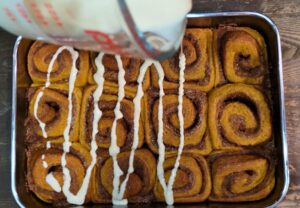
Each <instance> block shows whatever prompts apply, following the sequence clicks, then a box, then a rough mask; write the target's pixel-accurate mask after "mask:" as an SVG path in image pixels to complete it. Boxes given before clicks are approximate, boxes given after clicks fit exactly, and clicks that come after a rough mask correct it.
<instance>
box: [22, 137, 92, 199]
mask: <svg viewBox="0 0 300 208" xmlns="http://www.w3.org/2000/svg"><path fill="white" fill-rule="evenodd" d="M26 153H27V182H28V188H29V189H30V190H31V191H32V192H33V193H34V194H35V195H36V196H37V197H38V198H40V199H41V200H42V201H44V202H48V203H53V204H57V205H63V204H66V203H67V201H66V198H65V195H64V193H63V191H62V187H63V184H64V174H63V171H62V166H61V157H62V154H63V139H59V140H54V141H52V142H51V147H50V148H49V149H47V148H46V143H45V142H40V143H36V144H34V145H31V146H30V147H29V149H28V151H27V152H26ZM90 163H91V157H90V153H89V151H88V150H87V149H85V148H84V147H83V146H82V145H80V144H79V143H72V145H71V147H70V152H69V153H67V154H66V164H67V165H66V167H67V168H68V169H69V171H70V176H71V186H70V192H71V193H73V194H77V192H78V191H79V189H80V187H81V186H82V183H83V179H84V177H85V175H86V170H87V168H88V166H89V164H90ZM49 174H51V175H52V176H53V177H54V179H55V180H56V181H57V183H58V187H57V188H53V186H52V185H50V184H49V183H48V182H47V179H46V178H47V177H49V176H48V175H49ZM89 187H90V186H89ZM90 193H91V191H88V192H87V195H86V200H85V202H89V201H90V200H91V194H90Z"/></svg>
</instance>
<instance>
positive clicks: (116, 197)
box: [109, 55, 127, 205]
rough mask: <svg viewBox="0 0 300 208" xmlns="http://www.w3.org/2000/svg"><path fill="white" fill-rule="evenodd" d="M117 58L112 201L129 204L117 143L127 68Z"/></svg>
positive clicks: (111, 146) (110, 151)
mask: <svg viewBox="0 0 300 208" xmlns="http://www.w3.org/2000/svg"><path fill="white" fill-rule="evenodd" d="M115 58H116V61H117V64H118V68H119V73H118V85H119V90H118V101H117V104H116V106H115V109H114V114H115V119H114V121H113V124H112V127H111V145H110V147H109V154H110V156H111V157H112V159H113V169H114V178H113V192H112V202H113V204H115V205H125V204H127V200H123V199H122V197H121V195H120V191H119V185H120V176H122V175H123V174H124V173H123V171H122V170H121V168H120V167H119V164H118V160H117V156H118V154H119V152H120V148H119V147H118V144H117V133H116V130H117V129H116V128H117V121H118V120H119V119H121V118H123V114H122V112H121V111H120V108H121V101H122V99H123V98H124V96H125V90H124V87H125V84H126V81H125V70H124V68H123V65H122V60H121V57H120V56H119V55H116V56H115Z"/></svg>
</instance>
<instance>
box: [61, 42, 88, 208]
mask: <svg viewBox="0 0 300 208" xmlns="http://www.w3.org/2000/svg"><path fill="white" fill-rule="evenodd" d="M65 49H66V50H68V51H69V52H70V53H71V56H72V68H71V72H70V77H69V92H68V117H67V125H66V128H65V130H64V134H63V135H64V143H63V150H64V152H63V154H62V157H61V166H62V170H63V174H64V184H63V187H62V191H63V193H64V195H65V196H66V198H67V201H68V202H69V203H71V204H83V202H84V199H82V198H79V197H76V196H75V195H74V194H73V193H71V192H70V187H71V176H70V171H69V169H68V168H67V160H66V153H67V152H69V151H70V146H71V142H70V141H69V139H70V138H69V132H70V127H71V121H72V109H73V104H72V95H73V90H74V85H75V80H76V76H77V72H78V69H77V68H76V61H77V58H78V56H79V54H78V52H77V51H75V50H74V49H73V48H71V47H68V46H62V47H60V48H59V49H58V51H62V50H65ZM77 194H78V193H77ZM83 198H84V197H83Z"/></svg>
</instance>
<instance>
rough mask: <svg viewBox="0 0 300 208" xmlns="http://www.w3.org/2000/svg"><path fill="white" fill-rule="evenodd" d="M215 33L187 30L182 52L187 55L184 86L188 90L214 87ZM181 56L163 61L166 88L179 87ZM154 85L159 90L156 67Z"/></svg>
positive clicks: (202, 30) (207, 30) (153, 71)
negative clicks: (213, 51)
mask: <svg viewBox="0 0 300 208" xmlns="http://www.w3.org/2000/svg"><path fill="white" fill-rule="evenodd" d="M212 38H213V33H212V30H210V29H196V28H192V29H187V30H186V32H185V35H184V38H183V41H182V51H183V54H184V55H185V58H186V61H185V71H184V78H185V83H184V86H185V87H186V88H188V89H196V90H202V91H209V90H210V89H211V88H212V87H213V86H214V81H215V70H214V63H213V53H212ZM179 54H180V52H177V53H176V54H175V55H174V56H173V57H172V58H170V59H168V60H165V61H162V62H161V65H162V68H163V70H164V74H165V77H164V83H163V85H164V88H165V89H178V87H179ZM151 81H152V85H153V86H154V87H156V88H158V74H157V72H156V69H155V66H153V65H152V69H151Z"/></svg>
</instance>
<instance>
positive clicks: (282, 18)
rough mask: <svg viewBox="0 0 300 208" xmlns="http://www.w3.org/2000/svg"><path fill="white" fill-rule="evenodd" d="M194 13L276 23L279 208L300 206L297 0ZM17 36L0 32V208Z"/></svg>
mask: <svg viewBox="0 0 300 208" xmlns="http://www.w3.org/2000/svg"><path fill="white" fill-rule="evenodd" d="M193 3H194V6H193V11H197V12H199V11H200V12H213V11H232V10H234V11H237V10H239V11H244V10H245V11H246V10H247V11H258V12H261V13H264V14H266V15H268V16H269V17H271V18H272V19H273V20H274V21H275V23H276V24H277V26H278V28H279V31H280V35H281V43H282V50H283V69H284V73H283V74H284V85H285V98H286V102H285V107H286V121H287V138H288V143H289V160H290V165H289V168H290V174H291V184H290V188H289V192H288V195H287V196H286V198H285V200H284V202H283V203H281V205H280V207H300V160H298V158H299V156H300V0H273V1H270V0H269V1H268V0H245V1H242V0H194V1H193ZM15 39H16V37H15V36H13V35H10V34H8V33H7V32H4V31H3V30H1V29H0V207H16V206H17V205H16V203H15V202H14V199H13V197H12V194H11V189H10V185H11V184H10V175H11V173H10V145H11V144H10V133H11V132H10V127H11V126H10V122H11V85H12V52H13V47H14V42H15ZM298 149H299V150H298Z"/></svg>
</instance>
